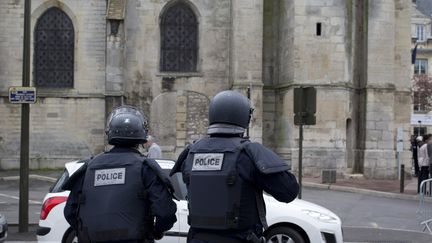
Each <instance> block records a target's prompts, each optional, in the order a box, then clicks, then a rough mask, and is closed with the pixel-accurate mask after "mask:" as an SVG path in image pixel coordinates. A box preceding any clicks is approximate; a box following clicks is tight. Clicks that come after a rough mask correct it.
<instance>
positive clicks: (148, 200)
mask: <svg viewBox="0 0 432 243" xmlns="http://www.w3.org/2000/svg"><path fill="white" fill-rule="evenodd" d="M107 124H108V125H107V135H108V142H109V143H110V144H111V145H114V148H112V149H111V150H110V151H109V152H105V153H102V154H100V155H98V156H96V157H95V158H93V159H91V160H89V161H87V162H86V163H85V165H84V166H82V167H81V168H80V169H79V170H78V171H77V172H75V173H74V174H73V175H72V176H71V178H70V179H69V181H68V182H67V183H66V185H65V189H68V190H71V193H70V196H69V198H68V201H67V204H66V207H65V211H64V212H65V217H66V219H67V221H68V222H69V223H70V224H71V226H72V227H73V228H74V229H75V231H76V232H78V237H79V239H80V240H81V241H82V242H153V240H154V239H160V238H161V237H162V236H163V232H164V231H166V230H168V229H170V228H171V227H172V226H173V224H174V223H175V221H176V216H175V213H176V204H175V203H174V202H173V200H172V196H171V194H170V189H171V185H170V184H169V180H168V179H167V178H166V177H164V175H163V173H162V171H161V169H160V167H159V166H158V164H157V163H156V161H154V160H150V159H145V157H144V156H143V155H141V154H140V153H139V151H138V150H137V148H138V145H139V144H141V143H143V142H145V138H146V136H147V125H146V120H145V118H144V117H143V116H142V114H141V113H140V112H139V111H138V110H136V109H135V108H133V107H128V106H122V107H119V108H117V109H115V110H114V111H113V112H112V114H111V116H110V118H109V120H108V122H107Z"/></svg>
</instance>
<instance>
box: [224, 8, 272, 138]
mask: <svg viewBox="0 0 432 243" xmlns="http://www.w3.org/2000/svg"><path fill="white" fill-rule="evenodd" d="M263 7H264V3H263V1H262V0H232V1H231V26H232V33H231V48H230V65H229V66H230V82H231V84H232V87H233V89H234V90H238V91H240V92H242V93H243V94H245V95H246V94H247V90H248V88H250V90H251V91H250V98H251V101H252V104H253V106H254V108H255V111H254V114H253V119H252V121H251V124H250V126H249V127H250V129H249V136H250V137H251V140H253V141H255V142H262V119H263V116H262V114H263V109H262V104H263V102H262V92H263V91H262V86H263V83H262V48H263V43H262V42H263Z"/></svg>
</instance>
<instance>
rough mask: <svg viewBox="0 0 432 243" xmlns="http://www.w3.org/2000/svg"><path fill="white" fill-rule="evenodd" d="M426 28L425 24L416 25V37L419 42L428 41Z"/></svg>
mask: <svg viewBox="0 0 432 243" xmlns="http://www.w3.org/2000/svg"><path fill="white" fill-rule="evenodd" d="M425 29H426V28H425V26H424V25H423V24H417V25H416V37H417V41H421V42H423V41H426V32H425Z"/></svg>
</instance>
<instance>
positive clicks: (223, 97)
mask: <svg viewBox="0 0 432 243" xmlns="http://www.w3.org/2000/svg"><path fill="white" fill-rule="evenodd" d="M252 112H253V109H252V108H251V104H250V102H249V99H247V98H246V97H245V96H244V95H242V94H240V93H239V92H237V91H232V90H225V91H222V92H220V93H218V94H216V96H215V97H213V99H212V100H211V101H210V106H209V125H210V126H209V128H208V130H207V133H208V134H216V133H224V134H241V133H244V131H245V129H246V128H247V127H248V126H249V121H250V118H251V115H252Z"/></svg>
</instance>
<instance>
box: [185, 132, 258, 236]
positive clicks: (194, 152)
mask: <svg viewBox="0 0 432 243" xmlns="http://www.w3.org/2000/svg"><path fill="white" fill-rule="evenodd" d="M247 143H249V141H248V140H246V139H242V138H217V137H212V138H204V139H201V140H199V141H198V142H196V143H194V144H193V145H192V146H191V147H190V150H189V154H188V156H187V158H186V160H185V164H184V166H185V167H184V171H185V172H186V173H185V175H186V181H188V201H189V224H190V225H191V226H192V227H196V228H203V229H219V230H224V229H239V230H240V229H246V228H250V227H251V225H254V224H255V223H257V218H258V216H257V215H258V212H257V206H256V203H255V196H256V191H255V189H254V188H253V187H252V186H251V185H250V184H249V183H245V182H244V181H243V179H241V178H240V176H239V173H238V171H237V159H238V157H239V154H240V153H241V151H242V148H243V146H244V145H245V144H247ZM241 203H242V204H241ZM240 204H241V206H242V207H241V208H240Z"/></svg>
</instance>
